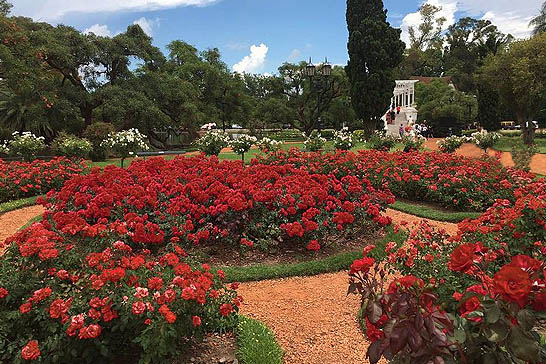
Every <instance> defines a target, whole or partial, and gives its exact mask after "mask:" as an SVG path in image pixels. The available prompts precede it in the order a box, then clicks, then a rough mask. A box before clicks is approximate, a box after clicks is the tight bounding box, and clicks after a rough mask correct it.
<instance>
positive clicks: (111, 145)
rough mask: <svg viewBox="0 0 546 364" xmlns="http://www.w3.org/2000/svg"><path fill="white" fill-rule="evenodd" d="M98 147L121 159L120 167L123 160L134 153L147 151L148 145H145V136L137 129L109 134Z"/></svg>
mask: <svg viewBox="0 0 546 364" xmlns="http://www.w3.org/2000/svg"><path fill="white" fill-rule="evenodd" d="M100 145H101V147H102V148H108V149H110V150H112V151H113V152H114V153H116V154H117V155H118V156H119V157H121V163H122V166H123V160H124V159H125V158H127V157H131V156H134V155H135V153H136V152H139V151H143V150H148V149H149V147H148V144H146V136H145V135H143V134H141V133H140V132H139V131H138V129H129V130H123V131H119V132H117V133H114V134H109V135H108V138H106V139H105V140H103V141H102V143H101V144H100Z"/></svg>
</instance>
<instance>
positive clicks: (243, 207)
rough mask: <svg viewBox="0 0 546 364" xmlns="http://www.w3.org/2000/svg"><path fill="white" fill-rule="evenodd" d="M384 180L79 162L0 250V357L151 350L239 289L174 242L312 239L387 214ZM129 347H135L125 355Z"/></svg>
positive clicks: (195, 330) (312, 242)
mask: <svg viewBox="0 0 546 364" xmlns="http://www.w3.org/2000/svg"><path fill="white" fill-rule="evenodd" d="M392 200H393V196H392V195H391V194H390V193H389V192H383V191H376V190H375V189H374V188H373V187H372V186H371V184H370V183H369V182H368V181H366V180H362V179H358V178H356V177H353V176H345V177H343V178H340V179H338V178H336V177H335V176H334V175H324V174H316V173H315V174H312V173H310V172H309V171H307V170H304V169H298V168H294V167H292V166H270V165H254V166H250V167H244V166H243V165H242V164H241V163H240V162H219V161H218V159H217V158H215V157H213V158H210V159H207V158H204V157H195V158H177V159H175V160H172V161H166V160H164V159H162V158H155V159H150V160H147V161H137V162H133V163H132V165H131V166H130V167H129V168H128V169H127V170H124V169H120V168H117V167H113V166H111V167H107V168H106V169H105V170H104V171H100V170H98V169H95V170H92V171H91V173H90V174H88V175H78V176H75V177H74V178H72V179H70V180H69V181H67V182H66V183H65V184H64V186H63V187H62V188H61V189H60V190H59V191H51V192H49V193H48V195H47V198H46V199H45V200H44V201H42V203H43V204H44V205H45V206H46V207H47V212H46V213H45V214H44V220H43V221H42V222H41V223H38V224H34V225H32V226H31V227H29V228H27V229H25V230H23V231H21V232H19V233H18V234H16V235H15V236H14V237H12V238H10V239H9V240H8V244H9V247H8V249H7V250H6V253H5V255H4V256H3V259H2V260H1V261H0V322H1V323H0V361H2V362H13V363H18V362H22V361H25V360H38V359H39V360H41V362H44V363H73V362H74V361H75V360H76V358H77V360H79V361H80V362H96V361H97V360H99V361H100V360H103V361H108V362H114V363H115V362H116V360H118V359H120V358H123V357H126V356H127V355H129V354H131V353H132V354H133V355H135V356H134V357H133V358H132V359H130V360H133V361H137V360H139V356H140V360H142V362H160V363H163V362H165V360H167V359H166V358H167V357H168V356H169V355H172V354H174V353H175V352H176V350H177V349H178V348H179V347H180V341H181V340H182V339H183V338H190V337H194V336H199V335H201V334H202V333H204V332H208V331H218V330H226V329H230V328H231V327H233V325H234V324H235V321H236V311H237V307H238V305H239V304H240V302H241V298H240V297H238V296H237V293H236V291H235V289H236V285H232V286H229V287H228V286H226V285H225V284H224V283H223V282H222V279H223V272H221V271H218V272H212V271H211V270H210V267H209V266H208V265H207V264H204V265H200V264H198V263H197V262H196V261H195V260H194V259H192V257H189V256H188V254H187V253H186V251H188V248H194V247H195V246H199V245H207V244H215V245H218V244H223V245H226V246H228V247H231V248H232V249H234V250H239V249H241V248H242V249H249V248H251V247H253V245H254V244H255V243H257V242H260V241H262V240H264V241H265V240H268V239H269V240H272V239H277V243H278V244H281V245H282V246H289V247H291V248H292V247H293V246H294V245H299V246H302V247H304V249H305V248H307V249H309V250H318V249H320V248H321V244H323V240H321V239H322V237H325V236H327V234H328V233H329V232H332V231H338V230H343V229H347V228H349V227H350V226H352V225H355V224H357V223H363V222H365V221H367V222H368V223H373V224H376V225H377V226H379V225H388V224H390V219H389V218H386V217H384V216H382V215H381V212H382V211H383V210H384V206H385V205H386V204H387V203H389V202H392ZM135 357H136V358H135Z"/></svg>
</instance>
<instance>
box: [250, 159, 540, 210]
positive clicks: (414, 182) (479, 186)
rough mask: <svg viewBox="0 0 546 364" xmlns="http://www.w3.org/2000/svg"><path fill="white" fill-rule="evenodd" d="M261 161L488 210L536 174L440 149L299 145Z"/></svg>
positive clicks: (412, 197)
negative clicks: (314, 149)
mask: <svg viewBox="0 0 546 364" xmlns="http://www.w3.org/2000/svg"><path fill="white" fill-rule="evenodd" d="M256 163H257V164H263V163H268V164H275V165H286V164H288V165H294V166H296V167H298V168H307V169H308V170H310V171H311V172H313V173H326V174H327V173H333V174H335V175H336V176H337V177H338V178H340V177H342V176H346V175H350V176H355V177H359V178H364V179H367V180H369V181H370V182H371V184H372V186H374V187H375V188H378V189H389V190H390V191H391V192H392V193H393V194H394V195H395V196H396V197H398V198H405V199H410V200H414V201H423V202H430V203H437V204H441V205H443V206H446V207H449V208H452V209H453V208H455V209H458V210H473V211H484V210H486V209H487V208H488V207H490V206H491V205H492V204H493V203H494V202H495V200H497V199H508V200H510V201H512V202H513V201H515V197H514V190H516V189H517V188H520V187H523V186H526V185H528V184H529V183H531V181H532V180H533V179H534V177H535V176H534V175H533V174H530V173H527V172H523V171H520V170H515V169H509V168H504V167H503V166H502V165H501V164H500V162H499V161H497V160H496V159H494V158H486V159H479V160H478V159H472V158H466V157H461V156H457V155H454V154H447V153H438V152H418V151H412V152H394V153H389V152H382V151H377V150H362V151H359V152H358V154H355V153H352V152H344V151H338V152H336V153H329V154H324V153H303V152H299V151H297V150H295V149H292V150H290V151H288V152H277V153H275V154H271V155H269V156H266V157H259V158H257V159H256Z"/></svg>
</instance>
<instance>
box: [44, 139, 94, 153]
mask: <svg viewBox="0 0 546 364" xmlns="http://www.w3.org/2000/svg"><path fill="white" fill-rule="evenodd" d="M53 149H54V150H55V152H56V153H57V154H59V155H64V156H66V157H69V158H85V157H87V156H88V155H89V153H90V152H91V151H92V150H93V144H92V143H91V142H90V141H89V140H87V139H85V138H78V137H77V136H75V135H70V134H61V135H59V137H58V138H57V139H56V140H55V141H54V142H53Z"/></svg>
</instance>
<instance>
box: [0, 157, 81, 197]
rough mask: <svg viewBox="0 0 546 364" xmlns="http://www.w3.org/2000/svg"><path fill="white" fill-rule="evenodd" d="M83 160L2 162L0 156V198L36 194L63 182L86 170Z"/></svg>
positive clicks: (58, 186) (58, 159) (61, 158)
mask: <svg viewBox="0 0 546 364" xmlns="http://www.w3.org/2000/svg"><path fill="white" fill-rule="evenodd" d="M85 168H86V166H85V163H83V162H82V161H76V160H71V159H67V158H64V157H58V158H54V159H52V160H50V161H41V160H35V161H33V162H5V161H3V160H2V159H0V202H6V201H12V200H17V199H20V198H23V197H31V196H37V195H41V194H45V193H47V192H48V191H49V190H51V189H58V188H60V187H61V186H62V185H63V183H64V182H65V181H66V180H68V179H70V178H72V177H73V176H74V175H77V174H80V173H82V172H83V171H84V170H85Z"/></svg>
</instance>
